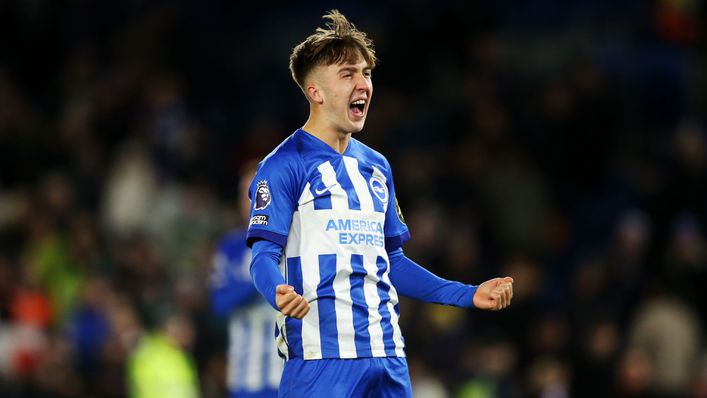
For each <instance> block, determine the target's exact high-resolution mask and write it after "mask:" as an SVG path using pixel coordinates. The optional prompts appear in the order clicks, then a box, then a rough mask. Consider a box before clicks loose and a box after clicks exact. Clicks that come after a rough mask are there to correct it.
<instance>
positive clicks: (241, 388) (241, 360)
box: [211, 162, 283, 398]
mask: <svg viewBox="0 0 707 398" xmlns="http://www.w3.org/2000/svg"><path fill="white" fill-rule="evenodd" d="M256 166H257V164H256V163H254V162H251V163H247V164H246V165H244V166H243V169H242V172H241V180H240V184H239V189H238V202H239V210H240V215H241V218H242V220H243V221H245V222H247V220H248V215H249V213H250V200H249V199H248V187H249V186H250V183H251V181H252V180H253V176H254V175H255V170H256ZM250 260H251V251H250V249H249V248H248V247H247V246H246V229H244V228H241V229H237V230H234V231H232V232H231V233H229V234H228V235H226V236H225V237H224V238H223V240H221V242H220V243H219V246H218V249H217V251H216V254H215V256H214V262H213V271H212V272H213V274H212V279H211V301H212V307H213V310H214V312H216V313H217V314H219V315H223V316H228V317H229V323H228V329H229V330H228V336H229V344H228V371H227V377H226V383H227V388H228V393H229V397H232V398H235V397H238V398H249V397H250V398H267V397H273V398H274V397H277V389H278V386H279V384H280V375H281V374H282V368H283V360H282V359H280V358H279V357H278V355H277V350H276V349H275V346H274V345H273V344H272V336H273V333H274V331H275V315H276V312H275V311H274V310H273V309H272V308H271V307H270V305H268V303H267V301H265V299H264V298H263V297H262V296H260V294H259V293H258V291H257V290H256V289H255V286H253V282H252V281H251V279H250Z"/></svg>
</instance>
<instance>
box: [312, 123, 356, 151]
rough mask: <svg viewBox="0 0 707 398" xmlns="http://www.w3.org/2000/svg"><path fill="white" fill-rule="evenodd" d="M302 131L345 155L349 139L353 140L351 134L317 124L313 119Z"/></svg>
mask: <svg viewBox="0 0 707 398" xmlns="http://www.w3.org/2000/svg"><path fill="white" fill-rule="evenodd" d="M302 130H304V131H306V132H308V133H309V134H311V135H313V136H315V137H317V138H319V139H320V140H322V141H323V142H324V143H325V144H327V145H329V146H330V147H331V148H332V149H334V150H335V151H336V152H338V153H340V154H343V153H344V151H345V150H346V148H347V147H348V146H349V139H351V133H346V132H343V131H337V130H336V129H334V128H331V127H328V126H325V125H323V124H321V123H317V121H316V120H314V119H313V118H312V117H310V118H309V119H308V120H307V123H305V124H304V126H302Z"/></svg>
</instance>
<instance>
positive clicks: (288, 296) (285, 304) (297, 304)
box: [275, 285, 309, 319]
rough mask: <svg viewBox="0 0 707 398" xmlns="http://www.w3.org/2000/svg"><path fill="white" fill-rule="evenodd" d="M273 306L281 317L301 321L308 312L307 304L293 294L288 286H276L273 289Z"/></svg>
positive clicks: (292, 288)
mask: <svg viewBox="0 0 707 398" xmlns="http://www.w3.org/2000/svg"><path fill="white" fill-rule="evenodd" d="M275 304H277V308H279V309H280V312H282V313H283V315H286V316H289V317H292V318H297V319H302V318H304V316H305V315H307V313H308V312H309V303H308V302H307V300H305V299H304V297H302V296H300V295H299V294H297V293H296V292H295V288H294V287H292V286H290V285H277V288H276V289H275Z"/></svg>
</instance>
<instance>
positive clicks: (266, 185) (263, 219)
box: [247, 158, 299, 247]
mask: <svg viewBox="0 0 707 398" xmlns="http://www.w3.org/2000/svg"><path fill="white" fill-rule="evenodd" d="M297 174H298V173H297V170H296V169H295V168H294V167H292V165H291V163H285V162H277V161H276V159H274V158H267V159H266V160H264V161H263V162H262V163H261V165H260V167H259V169H258V171H257V172H256V174H255V178H254V179H253V182H252V183H251V184H250V189H249V190H248V196H249V197H250V201H251V207H250V222H249V223H248V237H247V244H248V247H252V245H253V242H254V241H255V240H256V239H266V240H269V241H271V242H274V243H277V244H278V245H280V246H282V247H285V245H286V243H287V235H288V233H289V230H290V224H291V223H292V215H293V213H294V212H295V210H297V198H298V195H297V193H296V192H295V191H296V190H297V187H298V186H299V184H298V181H297Z"/></svg>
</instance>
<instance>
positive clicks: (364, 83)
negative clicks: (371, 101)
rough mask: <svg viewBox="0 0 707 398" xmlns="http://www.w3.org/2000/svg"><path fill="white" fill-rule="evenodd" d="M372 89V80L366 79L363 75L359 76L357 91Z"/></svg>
mask: <svg viewBox="0 0 707 398" xmlns="http://www.w3.org/2000/svg"><path fill="white" fill-rule="evenodd" d="M370 87H371V80H370V79H368V78H366V76H364V75H363V74H359V75H357V79H356V90H364V91H365V90H369V89H370Z"/></svg>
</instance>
